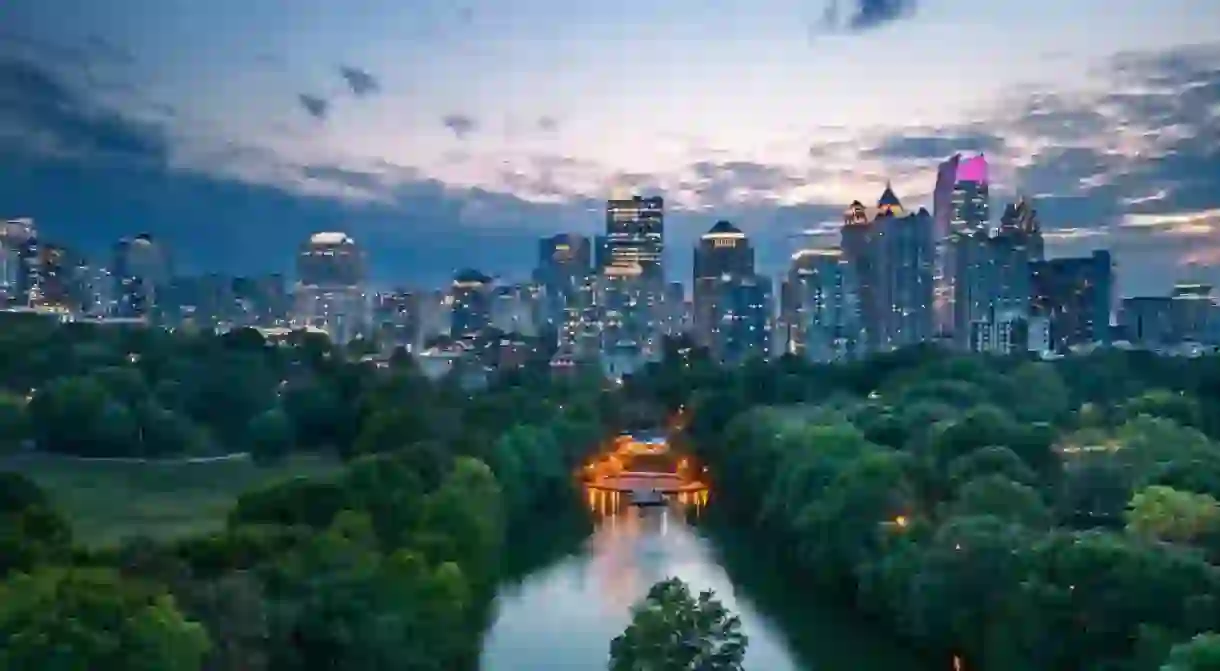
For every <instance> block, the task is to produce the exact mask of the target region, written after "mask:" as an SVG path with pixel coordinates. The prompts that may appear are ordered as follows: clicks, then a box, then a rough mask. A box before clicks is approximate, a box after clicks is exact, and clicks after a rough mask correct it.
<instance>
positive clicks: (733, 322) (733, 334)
mask: <svg viewBox="0 0 1220 671" xmlns="http://www.w3.org/2000/svg"><path fill="white" fill-rule="evenodd" d="M713 291H714V292H715V302H714V308H713V313H712V319H713V329H712V339H711V351H712V356H713V357H715V358H716V359H718V360H719V361H721V362H722V363H726V364H730V365H732V364H739V363H742V362H744V361H746V360H747V359H751V358H761V359H766V358H767V357H768V355H769V354H770V345H771V282H770V280H768V279H767V278H763V277H759V276H757V275H754V276H750V277H737V276H734V275H730V274H725V275H723V276H722V277H721V278H720V282H719V284H718V285H717V286H716V287H715V288H714V289H713Z"/></svg>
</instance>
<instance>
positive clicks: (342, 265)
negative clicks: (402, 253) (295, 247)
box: [292, 232, 370, 343]
mask: <svg viewBox="0 0 1220 671" xmlns="http://www.w3.org/2000/svg"><path fill="white" fill-rule="evenodd" d="M294 293H295V296H294V298H295V301H294V302H295V304H294V308H293V315H292V325H293V326H294V327H297V328H304V327H310V328H316V329H320V330H322V331H325V332H326V333H327V334H328V335H329V336H330V337H331V340H333V341H334V342H338V343H347V342H350V341H351V340H354V339H355V338H356V337H358V336H362V335H365V334H366V332H367V330H368V325H369V321H370V320H369V305H368V295H367V294H366V292H365V287H364V254H363V252H362V251H361V249H360V248H359V247H358V246H357V245H356V241H355V240H354V239H352V238H351V237H350V236H348V235H347V234H346V233H336V232H326V233H315V234H314V235H313V236H311V237H310V238H309V240H308V241H307V242H306V243H305V244H304V245H303V246H302V247H301V251H300V254H299V255H298V256H297V285H296V290H295V292H294Z"/></svg>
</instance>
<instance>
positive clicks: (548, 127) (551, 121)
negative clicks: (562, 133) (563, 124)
mask: <svg viewBox="0 0 1220 671" xmlns="http://www.w3.org/2000/svg"><path fill="white" fill-rule="evenodd" d="M538 130H541V131H543V132H546V133H554V132H555V131H557V130H559V120H558V119H556V118H555V117H552V116H541V117H538Z"/></svg>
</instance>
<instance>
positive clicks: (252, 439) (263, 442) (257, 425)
mask: <svg viewBox="0 0 1220 671" xmlns="http://www.w3.org/2000/svg"><path fill="white" fill-rule="evenodd" d="M246 440H247V441H249V445H250V455H251V456H252V457H253V458H254V460H255V461H258V462H260V463H267V462H276V461H280V460H282V459H284V458H285V457H287V456H288V454H289V453H290V452H292V448H293V443H294V436H293V433H292V423H291V422H290V421H289V419H288V415H287V414H285V413H284V411H283V410H280V409H278V408H275V409H272V410H267V411H265V412H263V413H261V414H259V415H257V416H255V417H254V419H252V420H250V426H249V428H248V429H247V437H246Z"/></svg>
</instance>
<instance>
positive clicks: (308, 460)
mask: <svg viewBox="0 0 1220 671" xmlns="http://www.w3.org/2000/svg"><path fill="white" fill-rule="evenodd" d="M339 467H340V465H339V462H338V460H336V459H331V458H325V457H313V456H298V457H293V458H291V459H289V460H287V461H285V462H284V463H282V464H277V465H275V466H256V465H255V464H254V463H252V462H250V461H248V460H228V461H213V462H204V463H183V462H178V463H172V462H171V463H157V462H145V463H131V462H105V461H103V462H96V461H80V460H74V459H71V458H67V457H58V456H54V455H30V456H22V457H20V458H18V459H11V460H0V470H6V471H16V472H18V473H23V474H25V475H26V476H28V477H29V478H31V479H33V480H34V481H35V482H37V483H38V484H39V485H40V486H42V487H43V488H44V489H45V490H46V491H47V493H48V495H49V496H51V497H52V498H53V499H54V501H55V503H56V505H57V506H58V507H59V509H60V510H61V511H62V512H63V514H64V515H65V516H67V518H68V519H69V520H70V521H71V522H72V530H73V532H74V534H75V537H76V538H77V540H78V541H79V542H82V543H84V544H86V545H91V546H104V545H109V544H112V543H115V542H117V541H119V540H122V539H123V538H124V537H127V536H135V535H144V536H148V537H150V538H156V539H166V538H174V537H178V536H183V535H187V534H191V533H198V532H206V531H211V530H214V529H219V528H221V527H222V526H223V525H224V520H225V516H226V515H227V514H228V512H229V509H230V508H231V507H232V505H233V502H234V501H236V500H237V497H238V496H239V495H240V494H241V493H242V492H245V491H248V490H250V489H253V488H255V487H258V486H260V485H263V484H266V483H269V482H274V481H276V480H280V479H284V478H288V477H292V476H296V475H306V476H309V475H322V474H327V473H332V472H335V471H337V470H338V468H339Z"/></svg>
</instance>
